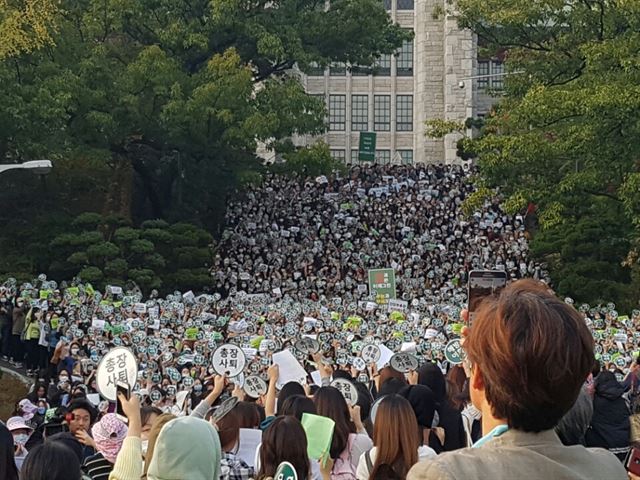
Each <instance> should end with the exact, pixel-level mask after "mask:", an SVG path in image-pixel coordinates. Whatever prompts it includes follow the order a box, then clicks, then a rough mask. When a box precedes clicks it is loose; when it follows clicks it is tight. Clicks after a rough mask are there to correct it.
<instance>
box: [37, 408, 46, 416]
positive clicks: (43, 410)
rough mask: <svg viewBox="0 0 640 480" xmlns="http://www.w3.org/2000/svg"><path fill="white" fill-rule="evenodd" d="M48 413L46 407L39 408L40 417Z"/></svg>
mask: <svg viewBox="0 0 640 480" xmlns="http://www.w3.org/2000/svg"><path fill="white" fill-rule="evenodd" d="M46 411H47V409H46V408H44V407H38V413H39V414H40V415H44V414H45V412H46Z"/></svg>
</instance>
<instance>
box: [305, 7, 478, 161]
mask: <svg viewBox="0 0 640 480" xmlns="http://www.w3.org/2000/svg"><path fill="white" fill-rule="evenodd" d="M382 1H384V2H385V6H386V8H387V10H388V11H389V15H390V16H391V18H392V20H393V21H394V22H396V23H398V24H399V25H400V26H401V27H403V28H407V29H410V30H412V31H413V32H414V38H413V41H412V42H408V43H407V44H405V45H403V46H402V48H401V49H400V50H399V51H398V52H397V54H396V55H390V56H385V57H382V58H381V59H380V61H379V62H378V64H377V65H376V66H375V67H374V69H373V70H363V71H359V70H358V69H355V68H349V67H348V66H345V65H332V66H331V68H327V69H325V70H316V71H309V72H307V74H305V75H303V76H302V82H303V84H304V86H305V89H306V91H307V92H308V93H309V94H312V95H318V96H319V97H322V98H323V99H324V100H325V102H326V105H327V111H328V130H327V132H326V133H325V135H324V136H323V137H322V138H323V140H324V141H325V142H326V143H327V144H329V146H330V148H331V154H332V156H334V157H335V158H339V159H344V161H345V162H347V163H357V157H358V141H359V135H360V132H361V131H368V132H376V135H377V145H376V161H377V162H381V163H388V162H396V163H413V162H428V163H442V162H446V163H456V162H458V161H460V160H459V159H458V158H457V156H456V141H457V140H458V138H459V135H456V134H452V135H448V136H447V137H445V138H444V139H437V140H436V139H430V138H427V137H426V136H425V122H426V121H428V120H430V119H446V120H459V121H464V120H465V119H466V118H469V117H472V116H476V114H477V113H478V112H477V108H476V109H474V100H475V99H477V98H479V97H478V93H479V92H478V87H477V85H476V82H475V81H473V80H470V81H464V79H468V78H469V77H472V76H474V75H475V74H476V73H477V65H478V59H477V58H476V55H477V54H476V52H477V48H476V42H475V39H474V35H473V34H472V33H471V32H470V31H468V30H462V29H460V28H458V25H457V21H456V18H455V12H454V13H452V12H450V11H449V12H447V10H448V9H449V8H450V5H449V2H448V1H447V0H382ZM461 82H462V83H461ZM461 85H464V86H462V87H461ZM483 98H484V97H483ZM485 103H486V102H485ZM485 103H483V104H482V108H484V109H485V110H486V105H485ZM296 141H297V143H299V144H308V143H311V142H314V141H317V138H297V139H296Z"/></svg>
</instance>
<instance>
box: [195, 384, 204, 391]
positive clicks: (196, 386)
mask: <svg viewBox="0 0 640 480" xmlns="http://www.w3.org/2000/svg"><path fill="white" fill-rule="evenodd" d="M193 391H194V392H201V391H202V385H194V386H193Z"/></svg>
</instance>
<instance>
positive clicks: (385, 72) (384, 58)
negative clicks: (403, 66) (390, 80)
mask: <svg viewBox="0 0 640 480" xmlns="http://www.w3.org/2000/svg"><path fill="white" fill-rule="evenodd" d="M373 74H374V75H377V76H379V77H389V76H391V54H389V53H383V54H382V55H380V58H378V60H376V61H375V63H374V64H373Z"/></svg>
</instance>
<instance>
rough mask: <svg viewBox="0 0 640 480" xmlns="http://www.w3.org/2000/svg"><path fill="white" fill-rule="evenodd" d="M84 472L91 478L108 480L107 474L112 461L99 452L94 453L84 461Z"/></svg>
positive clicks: (111, 468) (92, 479)
mask: <svg viewBox="0 0 640 480" xmlns="http://www.w3.org/2000/svg"><path fill="white" fill-rule="evenodd" d="M82 469H83V470H84V472H85V473H86V474H87V475H88V476H89V477H91V480H109V474H110V473H111V470H113V463H111V462H110V461H109V460H107V459H106V458H104V457H103V456H102V454H101V453H96V454H95V455H92V456H90V457H87V459H86V460H85V461H84V465H83V466H82Z"/></svg>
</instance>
